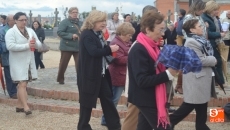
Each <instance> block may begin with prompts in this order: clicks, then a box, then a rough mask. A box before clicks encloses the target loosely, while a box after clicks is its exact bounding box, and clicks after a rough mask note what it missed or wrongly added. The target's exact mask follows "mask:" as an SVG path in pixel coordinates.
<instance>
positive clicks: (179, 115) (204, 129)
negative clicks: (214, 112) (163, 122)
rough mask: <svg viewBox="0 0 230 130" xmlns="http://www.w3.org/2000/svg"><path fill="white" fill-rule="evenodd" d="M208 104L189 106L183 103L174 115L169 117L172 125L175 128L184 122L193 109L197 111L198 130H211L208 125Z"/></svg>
mask: <svg viewBox="0 0 230 130" xmlns="http://www.w3.org/2000/svg"><path fill="white" fill-rule="evenodd" d="M207 107H208V103H204V104H189V103H185V102H183V103H182V105H181V106H180V108H178V109H177V110H176V111H175V112H174V113H173V114H171V115H170V116H169V118H170V122H171V124H172V125H173V126H174V125H176V124H178V123H179V122H180V121H182V120H183V119H184V118H185V117H186V116H187V115H188V114H189V113H190V112H191V111H192V110H193V109H195V110H196V130H210V129H209V127H208V126H207V125H206V121H207Z"/></svg>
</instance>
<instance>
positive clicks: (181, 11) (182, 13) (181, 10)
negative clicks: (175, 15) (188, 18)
mask: <svg viewBox="0 0 230 130" xmlns="http://www.w3.org/2000/svg"><path fill="white" fill-rule="evenodd" d="M179 12H180V14H181V15H182V16H183V17H184V16H185V14H186V11H185V10H184V9H180V10H179Z"/></svg>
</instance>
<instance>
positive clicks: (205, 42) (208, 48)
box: [189, 34, 213, 56]
mask: <svg viewBox="0 0 230 130" xmlns="http://www.w3.org/2000/svg"><path fill="white" fill-rule="evenodd" d="M189 37H192V38H194V39H195V40H196V41H198V42H199V43H200V44H201V46H204V48H205V49H206V51H207V53H208V55H210V56H213V48H212V45H211V43H210V42H209V40H207V39H206V38H205V37H203V36H198V35H196V34H189ZM201 50H203V49H202V47H201Z"/></svg>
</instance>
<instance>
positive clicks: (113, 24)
mask: <svg viewBox="0 0 230 130" xmlns="http://www.w3.org/2000/svg"><path fill="white" fill-rule="evenodd" d="M118 15H119V14H118V13H117V12H115V13H113V14H112V16H111V17H112V18H111V19H109V20H108V21H107V26H106V28H107V30H108V31H109V38H108V39H107V43H108V44H110V42H111V41H112V40H113V39H114V38H115V36H116V30H117V27H118V26H119V25H120V24H121V23H122V21H120V20H119V18H118Z"/></svg>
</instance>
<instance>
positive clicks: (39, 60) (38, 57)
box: [34, 49, 45, 69]
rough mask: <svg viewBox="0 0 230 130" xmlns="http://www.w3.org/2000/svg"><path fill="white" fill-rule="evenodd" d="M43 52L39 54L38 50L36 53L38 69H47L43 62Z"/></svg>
mask: <svg viewBox="0 0 230 130" xmlns="http://www.w3.org/2000/svg"><path fill="white" fill-rule="evenodd" d="M41 54H42V53H41V52H38V51H37V49H36V50H35V51H34V57H35V64H36V69H38V68H39V66H40V68H45V66H44V64H43V62H42V60H41Z"/></svg>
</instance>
